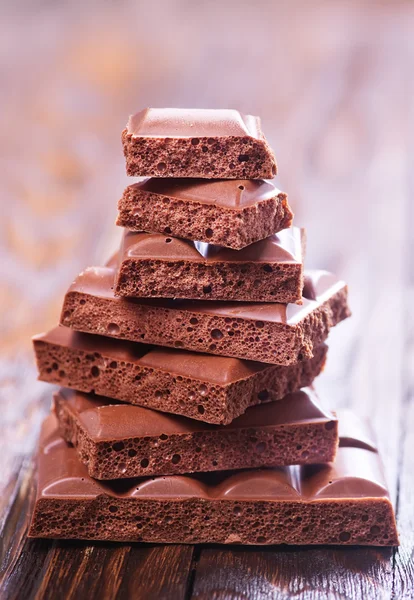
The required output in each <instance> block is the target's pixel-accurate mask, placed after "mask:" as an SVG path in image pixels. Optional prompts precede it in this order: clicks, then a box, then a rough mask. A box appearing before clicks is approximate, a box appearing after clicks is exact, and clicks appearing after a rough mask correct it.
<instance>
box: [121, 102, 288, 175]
mask: <svg viewBox="0 0 414 600" xmlns="http://www.w3.org/2000/svg"><path fill="white" fill-rule="evenodd" d="M122 143H123V146H124V155H125V159H126V168H127V174H128V175H133V176H136V177H201V178H207V179H220V178H222V179H266V178H270V179H271V178H273V177H274V176H275V175H276V172H277V167H276V161H275V157H274V154H273V152H272V150H271V148H270V147H269V145H268V143H267V141H266V138H265V137H264V135H263V132H262V129H261V125H260V119H259V117H253V116H252V115H242V114H240V113H239V112H238V111H237V110H214V109H205V110H204V109H185V108H146V109H144V110H141V111H140V112H139V113H137V114H136V115H133V116H131V117H130V118H129V121H128V124H127V126H126V129H124V131H123V132H122Z"/></svg>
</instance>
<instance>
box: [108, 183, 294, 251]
mask: <svg viewBox="0 0 414 600" xmlns="http://www.w3.org/2000/svg"><path fill="white" fill-rule="evenodd" d="M118 211H119V213H118V219H117V222H116V224H117V225H121V226H122V227H125V228H126V229H129V230H130V231H149V232H152V233H163V234H165V235H171V236H173V237H179V238H185V239H188V240H194V241H199V242H206V243H208V244H215V245H217V246H225V247H227V248H233V249H235V250H240V249H241V248H245V247H246V246H249V245H250V244H253V243H254V242H258V241H259V240H263V239H265V238H267V237H269V236H270V235H273V234H274V233H277V232H278V231H281V230H282V229H287V228H288V227H290V226H291V225H292V219H293V213H292V210H291V208H290V206H289V204H288V200H287V196H286V194H284V193H283V192H281V191H280V190H278V189H277V188H276V187H275V186H274V185H273V184H272V183H271V182H270V181H263V180H248V179H247V180H246V179H213V180H210V181H209V180H205V179H159V178H151V179H146V180H145V181H142V182H140V183H134V184H133V185H129V186H128V187H127V188H126V189H125V191H124V194H123V196H122V198H121V200H120V201H119V203H118Z"/></svg>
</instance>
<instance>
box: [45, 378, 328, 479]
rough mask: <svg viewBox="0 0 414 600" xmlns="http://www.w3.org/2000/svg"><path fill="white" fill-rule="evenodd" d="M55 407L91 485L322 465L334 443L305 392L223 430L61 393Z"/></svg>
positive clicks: (310, 395) (99, 398)
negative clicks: (93, 481)
mask: <svg viewBox="0 0 414 600" xmlns="http://www.w3.org/2000/svg"><path fill="white" fill-rule="evenodd" d="M54 406H55V413H56V416H57V417H58V421H59V429H60V433H61V434H62V436H63V437H64V438H65V440H66V441H67V442H70V443H71V444H73V445H74V446H75V448H76V451H77V453H78V457H79V459H80V460H81V462H83V463H84V464H86V466H87V469H88V473H89V475H90V476H91V477H95V478H96V479H122V478H128V477H142V476H143V475H170V474H179V473H194V472H198V471H204V472H207V471H220V470H227V469H246V468H254V467H269V466H274V465H279V466H281V465H282V466H283V465H294V464H311V463H322V462H329V461H332V460H333V459H334V458H335V453H336V448H337V445H338V422H337V419H336V418H335V417H334V415H332V413H330V412H329V411H325V410H323V409H322V408H321V406H320V405H319V403H318V398H317V396H316V394H315V392H314V391H313V390H311V389H310V388H307V389H304V390H301V391H299V392H295V393H294V394H288V395H287V396H285V397H284V398H283V399H282V400H279V401H278V402H269V403H267V404H262V405H259V406H253V407H251V408H248V409H247V411H246V412H245V414H244V415H242V416H241V417H238V418H237V419H235V420H234V421H233V422H232V423H230V425H225V426H222V425H208V424H207V423H201V422H200V421H194V420H192V419H187V418H185V417H179V416H177V415H167V414H165V413H161V412H157V411H155V410H150V409H148V408H142V407H141V406H132V405H131V404H121V403H116V402H115V401H114V400H110V399H108V398H103V397H102V396H95V395H92V394H83V393H82V392H75V391H73V390H68V389H65V388H62V389H61V390H60V391H59V392H57V393H56V394H55V395H54Z"/></svg>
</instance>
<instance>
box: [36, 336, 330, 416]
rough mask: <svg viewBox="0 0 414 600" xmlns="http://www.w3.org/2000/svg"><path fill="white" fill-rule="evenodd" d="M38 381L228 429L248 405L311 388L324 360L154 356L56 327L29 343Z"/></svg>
mask: <svg viewBox="0 0 414 600" xmlns="http://www.w3.org/2000/svg"><path fill="white" fill-rule="evenodd" d="M33 345H34V349H35V353H36V360H37V366H38V369H39V379H42V380H43V381H49V382H50V383H58V384H60V385H62V386H64V387H70V388H74V389H76V390H81V391H83V392H92V391H94V392H96V393H97V394H101V395H103V396H107V397H108V398H115V399H117V400H123V401H124V402H129V403H131V404H139V405H141V406H147V407H148V408H155V409H157V410H162V411H165V412H169V413H175V414H179V415H184V416H187V417H190V418H192V419H199V420H202V421H204V422H206V423H217V424H223V425H225V424H227V423H230V422H231V421H232V420H233V419H235V418H236V417H238V416H239V415H241V414H242V413H244V411H245V410H246V408H248V407H249V406H253V405H255V404H259V403H263V402H269V401H271V400H280V399H281V398H283V396H285V395H286V394H287V393H289V392H294V391H297V390H299V389H300V388H302V387H305V386H307V385H310V384H311V383H312V381H313V380H314V378H315V377H316V376H317V375H319V373H320V372H321V370H322V368H323V366H324V364H325V360H326V354H327V347H326V346H325V345H324V344H322V345H321V346H319V347H318V348H317V349H316V351H315V356H314V357H313V358H311V359H309V360H304V361H302V362H299V363H296V364H295V365H290V366H288V367H284V366H274V365H268V364H263V363H257V362H251V361H244V360H240V359H237V358H227V357H224V356H211V355H208V354H198V353H196V352H186V351H185V350H175V349H173V348H158V347H154V346H148V345H146V344H139V343H137V342H127V341H124V340H117V339H114V338H109V337H104V336H98V335H91V334H88V333H80V332H77V331H73V330H72V329H70V328H68V327H56V328H55V329H52V330H51V331H49V332H48V333H46V334H43V335H38V336H35V337H34V338H33Z"/></svg>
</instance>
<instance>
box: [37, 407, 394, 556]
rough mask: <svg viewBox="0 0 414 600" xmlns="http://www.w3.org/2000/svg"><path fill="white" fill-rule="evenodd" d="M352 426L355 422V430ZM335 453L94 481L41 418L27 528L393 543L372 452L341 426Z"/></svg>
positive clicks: (204, 539) (147, 538) (138, 536)
mask: <svg viewBox="0 0 414 600" xmlns="http://www.w3.org/2000/svg"><path fill="white" fill-rule="evenodd" d="M357 435H358V430H357ZM346 444H348V445H347V446H344V445H342V446H341V447H340V448H339V451H338V454H337V457H336V459H335V462H333V463H328V464H322V465H306V466H302V467H298V466H294V467H273V468H270V469H253V470H250V471H240V472H237V473H235V472H231V471H227V472H216V473H204V474H199V475H171V476H165V477H150V478H141V479H129V480H118V481H110V482H108V481H107V482H102V481H96V480H94V479H92V478H91V477H89V476H88V472H87V470H86V467H85V466H84V465H83V464H82V463H81V462H79V460H78V458H77V456H76V451H75V450H74V448H71V447H69V446H68V445H67V444H66V442H64V441H63V440H62V439H61V438H60V437H59V435H58V433H57V424H56V420H55V418H54V417H52V416H51V417H49V418H48V419H47V420H46V421H45V424H44V427H43V431H42V437H41V445H40V455H39V475H38V477H39V480H38V491H37V499H36V506H35V510H34V514H33V518H32V523H31V527H30V532H29V535H30V537H48V538H67V539H95V540H112V541H140V542H152V543H185V544H194V543H222V544H282V543H283V544H346V545H350V544H363V545H378V546H394V545H398V535H397V531H396V525H395V518H394V512H393V508H392V505H391V502H390V499H389V495H388V492H387V488H386V485H385V482H384V478H383V474H382V468H381V463H380V460H379V456H378V454H377V452H376V451H372V450H369V449H367V448H366V447H365V445H364V443H362V444H361V441H360V440H359V439H358V437H355V438H354V437H353V436H352V433H351V432H349V428H348V430H347V436H346Z"/></svg>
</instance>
